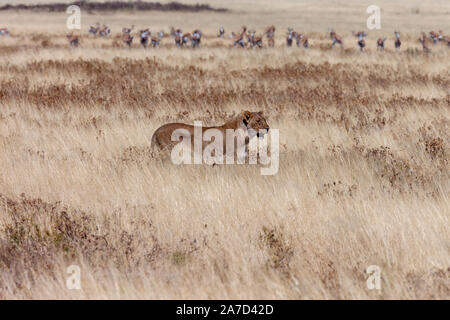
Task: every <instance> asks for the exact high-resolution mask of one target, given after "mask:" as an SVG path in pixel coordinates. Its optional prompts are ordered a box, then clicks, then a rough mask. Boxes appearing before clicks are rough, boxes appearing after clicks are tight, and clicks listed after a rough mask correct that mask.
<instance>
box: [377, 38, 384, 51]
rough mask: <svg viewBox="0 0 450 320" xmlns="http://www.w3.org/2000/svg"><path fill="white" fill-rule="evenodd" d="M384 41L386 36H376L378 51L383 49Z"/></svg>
mask: <svg viewBox="0 0 450 320" xmlns="http://www.w3.org/2000/svg"><path fill="white" fill-rule="evenodd" d="M385 41H386V38H383V39H381V38H378V40H377V50H378V51H384V42H385Z"/></svg>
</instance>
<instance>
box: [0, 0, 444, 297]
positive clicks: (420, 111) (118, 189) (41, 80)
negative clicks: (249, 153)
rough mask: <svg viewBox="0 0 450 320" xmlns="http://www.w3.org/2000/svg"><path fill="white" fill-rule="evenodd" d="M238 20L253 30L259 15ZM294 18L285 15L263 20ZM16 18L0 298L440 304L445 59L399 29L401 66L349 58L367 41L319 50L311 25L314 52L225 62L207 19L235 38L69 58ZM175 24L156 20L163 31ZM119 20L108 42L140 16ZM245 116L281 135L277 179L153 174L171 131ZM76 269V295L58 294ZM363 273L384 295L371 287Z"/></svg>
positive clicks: (252, 169) (287, 4) (230, 173)
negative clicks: (157, 146)
mask: <svg viewBox="0 0 450 320" xmlns="http://www.w3.org/2000/svg"><path fill="white" fill-rule="evenodd" d="M214 3H217V4H218V5H216V6H217V7H225V5H223V2H221V1H216V2H215V1H213V2H212V4H213V5H214ZM226 3H227V4H229V6H230V7H231V8H232V9H233V10H236V9H237V5H236V3H235V2H228V1H227V2H226ZM302 5H303V4H302ZM414 5H415V4H414V3H413V2H412V3H411V6H414ZM438 5H441V7H442V8H443V12H444V13H445V10H447V11H449V9H448V5H447V6H446V4H445V3H440V2H438ZM300 7H301V6H300ZM328 7H329V9H328V11H327V14H329V15H328V17H330V19H331V17H332V16H333V15H332V13H333V12H334V10H337V9H336V6H335V7H333V6H330V5H329V6H328ZM243 8H244V9H245V12H246V13H243V15H244V16H245V15H247V17H248V18H249V19H250V22H252V23H253V22H254V23H255V25H256V21H258V15H259V14H260V13H261V12H264V11H265V10H267V7H265V6H264V2H261V3H260V5H258V6H254V8H253V10H254V12H253V11H250V10H251V9H252V8H251V7H250V6H249V5H248V4H246V3H244V4H243ZM296 8H297V4H296V3H294V2H293V1H288V0H286V1H283V2H281V3H280V7H279V9H278V11H276V10H275V9H274V10H275V11H274V12H273V13H272V14H273V19H274V22H276V21H280V20H282V19H283V15H282V14H283V12H284V10H285V12H286V15H287V16H288V20H287V21H286V22H285V24H286V25H287V24H288V23H290V22H291V21H289V19H290V18H289V17H293V16H294V14H295V12H296V11H295V9H296ZM244 9H243V10H244ZM291 9H292V10H291ZM313 9H314V7H312V9H311V10H313ZM397 9H398V7H397V6H391V7H387V8H386V10H387V12H395V10H397ZM289 10H291V11H289ZM342 10H343V9H342ZM433 10H436V7H435V6H434V7H426V6H422V7H421V11H420V16H422V15H423V19H422V20H419V19H416V20H415V21H414V22H417V23H423V24H422V25H420V26H419V27H416V28H417V29H420V28H424V30H428V29H437V28H438V27H434V26H431V25H425V24H424V23H426V21H428V20H427V19H428V18H429V19H431V18H430V16H429V15H428V14H427V12H434V11H433ZM411 12H412V11H411ZM363 13H364V11H363ZM4 14H5V13H0V15H2V17H5V16H3V15H4ZM267 14H268V13H267ZM411 14H412V13H411ZM17 15H18V16H19V17H21V19H27V20H29V21H31V22H30V23H29V24H25V23H24V24H19V22H15V23H16V24H14V22H12V20H13V19H14V18H13V15H11V18H8V17H6V19H11V20H9V21H10V22H11V24H12V26H11V30H12V31H13V36H12V37H11V38H0V57H1V59H0V163H1V164H2V165H1V166H0V297H1V298H3V299H12V298H19V299H22V298H33V299H39V298H100V299H103V298H121V299H122V298H138V299H140V298H157V299H165V298H187V299H191V298H225V299H228V298H235V299H240V298H263V299H266V298H275V299H278V298H288V299H305V298H313V299H319V298H325V299H335V298H338V299H361V298H369V299H393V298H400V299H417V298H425V299H448V298H450V284H449V278H450V255H449V249H450V239H449V234H450V230H449V225H450V224H449V213H450V211H449V199H448V194H449V191H450V185H449V163H448V160H449V152H450V150H449V144H448V141H449V138H450V137H449V136H450V134H449V132H450V130H449V124H450V118H449V105H450V91H449V88H450V73H449V70H450V59H449V54H450V50H447V48H445V47H440V46H435V47H433V51H432V53H431V54H428V55H426V54H422V53H421V52H415V51H412V50H410V51H409V52H407V50H406V49H407V48H408V47H410V48H416V47H417V48H418V47H419V44H418V43H417V42H416V41H415V39H416V33H414V32H404V33H403V39H404V44H403V50H402V52H400V53H395V52H393V50H392V49H389V48H388V49H387V51H386V52H385V53H377V52H376V51H375V44H374V43H373V45H372V44H371V45H369V48H368V49H369V50H368V52H367V53H365V54H360V53H358V52H357V50H356V48H355V44H356V41H355V39H354V38H351V37H350V30H352V29H357V28H358V26H357V25H356V26H353V27H349V28H347V29H345V27H346V24H347V22H342V24H341V25H338V26H335V28H338V27H340V28H342V29H343V30H346V31H345V32H347V38H346V40H347V43H348V46H347V48H348V49H347V50H345V51H343V52H341V51H340V50H339V49H336V50H329V48H328V45H329V40H328V39H327V37H326V35H324V34H323V33H324V32H326V27H325V26H324V28H325V30H323V32H322V30H321V29H319V28H318V27H317V26H318V25H320V24H321V23H323V22H320V21H322V20H320V21H319V19H318V20H314V19H313V20H312V21H311V22H310V26H311V28H312V27H317V29H315V30H319V32H317V33H313V34H312V36H310V38H311V44H312V48H311V49H310V50H308V51H304V50H299V49H297V48H295V49H294V48H292V49H291V50H288V49H286V48H283V47H282V43H281V41H282V37H283V35H284V32H285V29H283V28H282V27H283V26H284V25H282V26H280V28H279V29H278V30H279V31H280V32H279V33H278V34H277V37H279V38H278V39H277V40H278V42H277V45H278V48H275V49H264V50H260V51H258V50H230V49H229V48H227V46H229V42H227V41H223V42H222V41H220V40H216V39H215V38H214V33H215V32H216V29H217V21H220V20H217V17H218V16H220V17H221V18H223V19H224V20H226V21H229V22H230V24H231V22H233V23H234V25H233V27H234V29H238V28H239V26H240V24H242V22H241V21H239V19H238V18H236V17H235V16H234V14H233V13H229V14H217V15H218V16H214V17H213V18H215V19H216V20H213V18H211V17H210V16H209V15H211V14H210V13H208V14H205V13H200V14H199V15H198V19H200V20H199V21H201V22H203V23H204V25H205V28H204V29H205V30H206V34H207V39H206V40H205V43H204V44H203V48H201V49H199V50H195V51H193V50H177V49H176V48H173V47H172V44H171V41H169V40H167V42H166V45H165V46H163V48H161V49H159V50H151V49H149V50H147V51H144V50H142V49H138V48H135V49H132V50H128V49H124V48H122V46H119V47H114V39H107V40H99V41H95V40H93V39H84V38H83V39H82V45H81V47H80V48H78V49H76V50H70V49H68V48H67V44H66V42H65V38H64V31H61V30H57V29H55V28H52V27H51V26H56V25H57V24H58V21H57V19H59V18H56V16H55V15H53V14H45V15H42V14H33V13H20V12H19V13H17ZM183 15H184V14H180V15H177V14H176V13H157V14H155V17H154V19H155V21H161V23H160V25H158V24H157V26H158V27H161V28H166V30H167V24H168V23H167V21H171V20H166V19H168V17H169V16H170V17H178V19H180V22H179V23H173V24H174V25H181V20H183V19H184V18H183V17H186V16H183ZM186 15H187V16H189V15H188V14H186ZM212 15H216V13H214V14H212ZM312 17H315V16H314V15H312ZM363 17H364V19H363V21H365V17H366V16H365V15H363ZM438 17H440V16H439V15H438ZM116 18H117V19H116V20H115V21H116V22H115V23H116V32H117V30H118V29H117V28H119V27H121V25H122V24H123V25H127V24H128V25H129V24H131V21H132V19H133V18H134V17H133V16H132V15H127V14H125V13H124V14H123V15H121V14H119V13H117V17H116ZM89 19H91V20H92V21H94V22H95V20H97V19H99V17H90V18H89ZM121 19H122V20H121ZM136 19H144V16H139V15H137V18H136ZM210 19H211V20H210ZM252 19H253V20H252ZM356 19H358V16H357V15H355V13H354V11H351V15H350V16H349V20H348V21H355V20H356ZM436 19H438V18H436ZM40 20H42V21H44V20H45V21H46V23H43V24H42V25H40V26H38V27H37V28H36V30H33V31H32V30H31V29H32V28H34V27H33V25H32V24H31V23H32V22H36V21H40ZM62 20H64V19H62ZM2 21H4V20H2ZM16 21H19V20H16ZM162 21H164V24H163V23H162ZM346 21H347V20H346ZM423 21H425V22H423ZM436 21H437V22H439V21H440V20H439V19H438V20H436ZM6 22H8V20H7V21H6ZM441 22H442V24H443V27H442V29H444V30H448V29H449V28H448V21H447V22H445V21H444V20H441ZM409 23H410V22H409V20H408V19H406V18H405V19H404V20H399V22H398V24H399V26H400V27H403V30H404V29H406V28H408V24H409ZM445 23H447V25H445ZM190 24H193V22H192V21H186V25H187V26H186V28H188V26H190ZM249 24H250V23H249ZM445 27H447V29H445ZM392 31H393V30H390V29H389V30H382V31H381V32H385V33H386V34H387V35H389V36H391V35H392ZM412 31H414V30H412ZM48 32H53V33H54V36H51V37H49V36H48V35H47V33H48ZM83 32H86V30H84V31H83ZM277 32H278V31H277ZM345 32H344V33H345ZM113 33H114V30H113ZM377 36H378V35H377V34H376V33H372V34H371V35H370V37H372V38H370V37H369V40H368V41H372V40H374V39H375V38H376V37H377ZM208 37H209V38H208ZM371 39H372V40H371ZM44 41H47V43H46V44H45V43H44ZM388 41H391V43H390V45H391V47H392V41H393V40H392V39H390V40H388ZM283 44H284V43H283ZM243 109H250V110H263V111H264V113H265V114H266V117H267V119H268V122H269V125H270V126H271V128H279V129H280V140H281V141H280V142H281V148H280V149H281V154H280V170H279V172H278V174H276V175H274V176H261V175H260V172H259V167H258V166H249V165H247V166H214V167H209V166H180V167H177V166H174V165H172V164H170V163H167V162H161V161H159V160H158V159H154V158H152V156H151V153H150V150H149V145H150V138H151V135H152V133H153V131H154V130H155V129H156V128H157V127H158V126H159V125H161V124H162V123H164V122H167V121H175V120H176V121H183V122H187V123H192V122H193V121H194V120H203V121H204V123H206V124H219V123H221V122H222V121H223V119H225V118H228V117H229V116H231V115H233V114H236V113H237V112H240V111H242V110H243ZM71 264H77V265H79V266H80V267H81V272H82V278H81V279H82V289H81V290H78V291H77V290H68V289H67V288H66V285H65V283H66V278H67V274H66V268H67V267H68V266H69V265H71ZM373 264H374V265H378V266H380V268H381V271H382V290H381V291H376V290H374V291H370V290H368V289H367V287H366V279H367V276H368V275H367V274H366V272H365V270H366V268H367V267H368V266H369V265H373Z"/></svg>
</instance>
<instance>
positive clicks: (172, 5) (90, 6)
mask: <svg viewBox="0 0 450 320" xmlns="http://www.w3.org/2000/svg"><path fill="white" fill-rule="evenodd" d="M73 4H74V5H77V6H79V7H80V8H81V10H86V11H117V10H140V11H142V10H158V11H187V12H198V11H216V12H226V11H228V9H224V8H212V7H211V6H210V5H208V4H195V5H191V4H183V3H179V2H169V3H166V4H161V3H159V2H142V1H130V2H126V1H108V2H93V1H74V2H69V3H63V2H56V3H48V4H29V5H27V4H17V5H11V4H7V5H4V6H1V7H0V10H40V11H51V12H62V11H66V9H67V7H68V6H69V5H73Z"/></svg>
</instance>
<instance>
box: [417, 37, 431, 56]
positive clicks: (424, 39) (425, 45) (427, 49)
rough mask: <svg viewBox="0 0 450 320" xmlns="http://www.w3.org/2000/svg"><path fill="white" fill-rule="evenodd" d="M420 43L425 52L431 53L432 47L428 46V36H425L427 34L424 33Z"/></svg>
mask: <svg viewBox="0 0 450 320" xmlns="http://www.w3.org/2000/svg"><path fill="white" fill-rule="evenodd" d="M419 42H420V43H421V44H422V49H423V52H426V53H428V52H430V51H431V50H430V47H429V46H428V39H427V36H426V35H425V32H422V35H421V36H420V38H419Z"/></svg>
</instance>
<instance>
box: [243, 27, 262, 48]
mask: <svg viewBox="0 0 450 320" xmlns="http://www.w3.org/2000/svg"><path fill="white" fill-rule="evenodd" d="M255 33H256V31H249V32H248V33H247V39H248V43H249V44H250V46H251V47H252V48H255V47H258V48H262V45H263V43H262V37H261V36H255Z"/></svg>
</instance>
